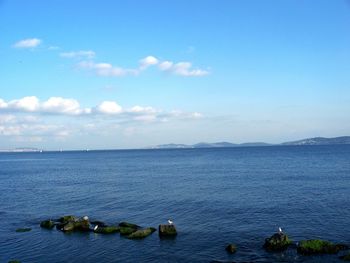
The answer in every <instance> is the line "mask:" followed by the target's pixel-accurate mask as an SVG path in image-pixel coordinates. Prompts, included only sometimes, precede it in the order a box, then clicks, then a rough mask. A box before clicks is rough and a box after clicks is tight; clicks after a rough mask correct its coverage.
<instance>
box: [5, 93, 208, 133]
mask: <svg viewBox="0 0 350 263" xmlns="http://www.w3.org/2000/svg"><path fill="white" fill-rule="evenodd" d="M2 112H3V113H4V114H2ZM25 113H27V115H24V114H25ZM28 113H30V115H28ZM35 114H37V115H35ZM38 115H40V116H41V117H43V118H46V117H47V116H48V115H61V116H72V117H73V116H81V115H83V116H97V115H99V116H101V115H106V116H107V115H109V116H113V119H114V120H115V121H117V122H119V123H123V122H133V121H142V122H151V121H163V120H169V119H199V118H201V117H202V115H201V114H200V113H198V112H193V113H188V112H182V111H170V112H167V111H163V110H158V109H155V108H153V107H151V106H146V107H145V106H140V105H136V106H133V107H131V108H128V109H123V107H122V106H120V105H119V104H118V103H117V102H116V101H102V102H101V103H99V104H98V105H97V106H94V107H89V108H83V107H81V106H80V103H79V102H78V101H77V100H75V99H72V98H62V97H50V98H49V99H47V100H46V101H42V102H41V101H40V100H39V99H38V98H37V97H35V96H28V97H24V98H21V99H16V100H11V101H9V102H6V101H4V100H3V99H0V124H1V125H4V124H6V125H7V126H9V125H10V124H17V123H21V124H28V125H30V124H35V123H38V122H40V121H41V120H40V119H38V117H37V116H38ZM117 116H118V117H117Z"/></svg>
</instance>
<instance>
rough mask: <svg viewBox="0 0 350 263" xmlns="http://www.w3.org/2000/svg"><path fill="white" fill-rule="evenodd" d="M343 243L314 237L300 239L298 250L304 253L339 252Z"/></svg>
mask: <svg viewBox="0 0 350 263" xmlns="http://www.w3.org/2000/svg"><path fill="white" fill-rule="evenodd" d="M342 246H343V245H340V244H339V245H335V244H333V243H331V242H329V241H325V240H320V239H312V240H303V241H300V243H299V245H298V248H297V252H298V253H299V254H302V255H315V254H337V253H338V252H339V251H340V250H341V249H343V247H342Z"/></svg>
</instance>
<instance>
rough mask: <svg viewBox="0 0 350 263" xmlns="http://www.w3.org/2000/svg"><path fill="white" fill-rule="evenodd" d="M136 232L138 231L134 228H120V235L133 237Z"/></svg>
mask: <svg viewBox="0 0 350 263" xmlns="http://www.w3.org/2000/svg"><path fill="white" fill-rule="evenodd" d="M136 231H137V228H134V227H120V234H121V235H123V236H128V235H131V234H132V233H134V232H136Z"/></svg>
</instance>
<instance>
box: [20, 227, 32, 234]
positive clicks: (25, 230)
mask: <svg viewBox="0 0 350 263" xmlns="http://www.w3.org/2000/svg"><path fill="white" fill-rule="evenodd" d="M31 230H32V229H31V228H29V227H28V228H17V229H16V232H17V233H23V232H29V231H31Z"/></svg>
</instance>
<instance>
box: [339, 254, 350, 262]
mask: <svg viewBox="0 0 350 263" xmlns="http://www.w3.org/2000/svg"><path fill="white" fill-rule="evenodd" d="M339 258H340V259H341V260H344V261H350V253H348V254H346V255H344V256H341V257H339Z"/></svg>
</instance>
